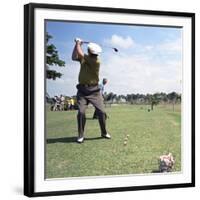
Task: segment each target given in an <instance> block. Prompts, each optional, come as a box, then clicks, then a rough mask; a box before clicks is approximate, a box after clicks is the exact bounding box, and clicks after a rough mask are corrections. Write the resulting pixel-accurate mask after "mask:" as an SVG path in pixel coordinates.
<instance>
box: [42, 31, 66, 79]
mask: <svg viewBox="0 0 200 200" xmlns="http://www.w3.org/2000/svg"><path fill="white" fill-rule="evenodd" d="M51 38H52V36H51V35H49V34H48V33H46V78H47V79H53V80H56V78H60V77H61V76H62V74H61V73H60V72H57V71H56V70H53V69H50V66H51V67H55V66H58V67H64V66H65V62H64V61H63V60H61V59H60V58H59V55H58V51H57V49H56V47H55V46H54V45H53V44H49V40H50V39H51Z"/></svg>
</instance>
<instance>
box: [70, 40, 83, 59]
mask: <svg viewBox="0 0 200 200" xmlns="http://www.w3.org/2000/svg"><path fill="white" fill-rule="evenodd" d="M83 57H84V52H83V50H82V48H81V44H80V43H79V42H77V43H76V45H75V47H74V50H73V52H72V60H76V61H79V60H81V59H82V58H83Z"/></svg>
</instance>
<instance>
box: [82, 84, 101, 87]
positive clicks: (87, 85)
mask: <svg viewBox="0 0 200 200" xmlns="http://www.w3.org/2000/svg"><path fill="white" fill-rule="evenodd" d="M79 85H80V86H84V87H92V86H98V84H79Z"/></svg>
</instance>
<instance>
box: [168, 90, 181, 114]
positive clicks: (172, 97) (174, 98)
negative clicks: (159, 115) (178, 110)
mask: <svg viewBox="0 0 200 200" xmlns="http://www.w3.org/2000/svg"><path fill="white" fill-rule="evenodd" d="M167 97H168V99H169V100H170V101H171V102H172V109H173V111H174V105H175V103H176V101H177V99H178V98H180V97H179V95H178V94H177V93H176V92H171V93H169V94H168V95H167Z"/></svg>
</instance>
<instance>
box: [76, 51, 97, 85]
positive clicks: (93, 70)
mask: <svg viewBox="0 0 200 200" xmlns="http://www.w3.org/2000/svg"><path fill="white" fill-rule="evenodd" d="M80 64H81V68H80V72H79V83H80V84H91V85H93V84H98V82H99V68H100V60H99V58H98V57H96V56H90V55H86V54H85V55H84V57H83V58H82V59H81V60H80Z"/></svg>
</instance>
